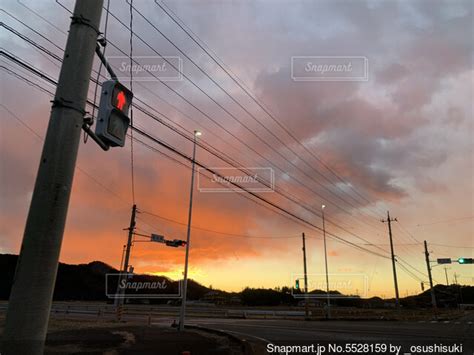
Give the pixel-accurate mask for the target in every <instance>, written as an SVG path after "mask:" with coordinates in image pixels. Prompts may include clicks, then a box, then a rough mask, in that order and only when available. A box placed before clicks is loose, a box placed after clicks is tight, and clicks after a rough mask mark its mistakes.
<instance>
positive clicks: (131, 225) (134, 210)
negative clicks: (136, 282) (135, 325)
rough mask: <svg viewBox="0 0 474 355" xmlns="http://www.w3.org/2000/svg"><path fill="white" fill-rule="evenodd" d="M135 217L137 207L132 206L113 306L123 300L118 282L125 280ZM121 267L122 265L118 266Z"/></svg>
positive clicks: (121, 302)
mask: <svg viewBox="0 0 474 355" xmlns="http://www.w3.org/2000/svg"><path fill="white" fill-rule="evenodd" d="M136 215H137V205H133V207H132V216H131V217H130V226H129V227H128V239H127V246H126V248H125V258H124V262H123V268H122V269H121V270H120V277H119V280H118V284H117V295H120V296H119V297H117V298H116V299H115V306H116V307H119V306H120V305H122V304H123V301H124V299H123V298H122V296H121V295H123V294H124V293H125V289H123V288H122V289H121V288H120V282H121V281H122V280H123V279H124V278H127V275H126V274H127V273H128V263H129V261H130V250H131V248H132V242H133V233H134V232H135V225H136ZM120 267H122V265H120Z"/></svg>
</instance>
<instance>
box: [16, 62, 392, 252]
mask: <svg viewBox="0 0 474 355" xmlns="http://www.w3.org/2000/svg"><path fill="white" fill-rule="evenodd" d="M10 59H11V58H10ZM14 61H16V62H17V61H19V60H18V59H17V58H14ZM19 62H21V61H19ZM21 65H22V66H24V67H25V68H27V69H28V68H29V66H28V65H27V64H25V63H24V62H21ZM30 69H33V70H32V72H33V73H35V74H37V75H39V76H40V77H42V78H43V79H45V80H48V79H49V80H48V81H50V82H52V83H55V82H54V80H52V79H50V78H48V77H47V76H45V75H44V74H41V73H39V74H38V73H37V72H38V71H37V70H34V68H33V67H32V68H30ZM88 104H90V105H92V102H90V101H88ZM132 129H133V130H135V131H136V132H137V133H139V134H141V135H143V136H144V137H146V138H148V139H150V140H152V141H154V142H155V143H158V144H159V145H162V146H163V147H165V148H167V149H168V150H171V151H173V152H174V153H176V154H177V155H180V156H181V157H183V158H185V159H187V160H190V159H191V158H190V157H188V156H187V155H185V154H183V153H182V152H179V151H178V150H176V149H175V148H173V147H172V146H170V145H169V144H167V143H164V142H162V141H160V140H158V139H157V138H155V137H153V136H151V135H150V134H148V133H146V132H144V131H142V130H140V129H139V128H137V127H132ZM196 164H198V165H199V166H200V167H202V168H203V169H206V170H207V171H209V172H211V173H212V174H215V175H217V176H220V177H221V178H223V177H222V176H221V175H220V174H219V173H218V172H216V171H214V170H213V169H210V168H208V167H206V166H205V165H203V164H202V163H199V162H196ZM231 184H232V185H234V186H235V187H236V188H237V189H242V190H243V191H245V192H247V193H248V194H250V195H251V196H252V197H254V198H256V199H259V200H261V201H262V202H264V203H266V204H267V205H269V206H271V207H272V208H274V209H276V210H278V211H281V212H283V213H284V214H286V215H287V217H288V216H289V217H291V218H292V219H294V220H296V221H299V222H301V223H303V224H304V225H307V226H310V227H311V228H314V229H316V230H321V228H320V227H318V226H316V225H314V224H313V223H311V222H309V221H307V220H305V219H304V218H302V217H300V216H298V215H296V214H294V213H293V212H290V211H288V210H287V209H285V208H283V207H281V206H279V205H277V204H275V203H274V202H272V201H269V200H268V199H266V198H263V197H262V196H260V195H258V194H256V193H254V192H252V191H249V190H248V189H245V188H244V187H242V186H240V185H239V184H236V183H233V182H231ZM327 234H329V235H330V236H331V238H333V239H336V240H338V241H340V242H342V243H345V244H348V245H351V246H353V247H355V248H357V249H359V250H363V251H366V252H368V253H371V254H373V255H378V256H380V257H384V258H387V256H385V255H382V254H379V253H377V252H374V251H372V250H369V249H366V248H363V247H361V246H359V245H357V244H355V243H353V242H350V241H348V240H346V239H344V238H341V237H339V236H338V235H336V234H334V233H329V232H328V233H327ZM359 238H360V237H359ZM362 240H364V241H366V240H365V239H363V238H362Z"/></svg>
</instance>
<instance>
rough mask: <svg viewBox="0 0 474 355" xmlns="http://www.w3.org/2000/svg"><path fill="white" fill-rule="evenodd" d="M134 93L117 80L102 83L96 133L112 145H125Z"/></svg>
mask: <svg viewBox="0 0 474 355" xmlns="http://www.w3.org/2000/svg"><path fill="white" fill-rule="evenodd" d="M132 99H133V93H132V92H131V91H130V90H129V89H127V88H126V87H125V86H124V85H123V84H121V83H120V82H118V81H117V80H106V81H104V82H103V83H102V91H101V96H100V104H99V113H98V116H97V124H96V126H95V134H96V135H97V136H98V137H99V138H100V139H101V140H103V141H104V142H105V143H106V144H108V145H109V146H111V147H123V146H124V145H125V138H126V136H127V130H128V125H129V123H130V118H129V117H128V111H129V109H130V106H131V105H132Z"/></svg>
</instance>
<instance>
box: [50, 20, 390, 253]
mask: <svg viewBox="0 0 474 355" xmlns="http://www.w3.org/2000/svg"><path fill="white" fill-rule="evenodd" d="M112 16H113V14H112ZM91 80H92V79H91ZM93 81H94V80H93ZM53 82H54V81H53ZM135 105H136V104H135ZM138 108H139V109H140V110H141V111H142V112H143V113H145V114H147V115H148V116H150V114H149V113H148V112H146V111H144V110H143V109H141V108H140V107H138ZM151 117H152V116H151ZM175 131H176V130H175ZM186 138H187V139H189V137H186ZM221 159H222V158H221ZM279 193H280V194H282V193H281V192H279ZM282 196H284V197H285V198H287V199H288V200H290V201H292V202H293V203H295V204H297V205H299V206H300V207H303V208H304V209H306V210H307V211H309V212H311V213H314V214H316V215H318V213H317V212H315V211H314V209H312V208H308V207H307V206H304V205H301V202H300V201H299V200H298V201H295V200H294V198H292V197H291V196H290V197H289V196H288V195H286V194H282ZM318 216H319V217H320V215H318ZM328 222H329V223H331V224H333V225H334V226H336V227H337V228H339V229H341V230H343V231H345V232H347V233H349V234H351V235H353V236H355V237H357V238H358V239H360V240H363V241H365V242H367V243H368V241H367V240H366V239H364V238H362V237H360V236H358V235H356V234H354V233H352V232H350V231H348V230H347V229H345V228H343V227H341V226H340V225H338V224H336V223H335V222H333V221H332V220H329V219H328ZM378 249H380V250H382V251H383V252H385V250H383V249H381V248H378Z"/></svg>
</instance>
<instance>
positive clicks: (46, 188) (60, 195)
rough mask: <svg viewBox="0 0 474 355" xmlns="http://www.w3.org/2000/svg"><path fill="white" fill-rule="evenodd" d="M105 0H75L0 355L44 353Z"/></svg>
mask: <svg viewBox="0 0 474 355" xmlns="http://www.w3.org/2000/svg"><path fill="white" fill-rule="evenodd" d="M102 5H103V0H77V1H76V4H75V7H74V12H73V14H72V17H71V25H70V28H69V35H68V39H67V43H66V49H65V51H64V58H63V64H62V67H61V71H60V74H59V80H58V85H57V88H56V94H55V97H54V101H53V105H52V109H51V114H50V119H49V124H48V130H47V133H46V138H45V140H44V145H43V151H42V153H41V160H40V164H39V169H38V174H37V176H36V182H35V186H34V190H33V196H32V198H31V204H30V209H29V212H28V218H27V220H26V225H25V231H24V235H23V242H22V245H21V251H20V255H19V257H18V263H17V266H16V271H15V277H14V280H13V286H12V290H11V294H10V299H9V303H8V311H7V316H6V322H5V329H4V332H3V349H2V351H1V352H2V354H8V355H10V354H28V355H31V354H43V349H44V342H45V339H46V332H47V329H48V321H49V314H50V311H51V303H52V298H53V291H54V285H55V281H56V274H57V270H58V261H59V254H60V251H61V243H62V239H63V233H64V226H65V224H66V216H67V210H68V205H69V198H70V195H71V189H72V183H73V177H74V170H75V167H76V159H77V153H78V149H79V141H80V137H81V130H82V125H83V123H84V114H85V106H86V100H87V92H88V89H89V79H90V75H91V70H92V64H93V60H94V53H95V48H96V43H97V36H98V34H99V25H100V17H101V13H102Z"/></svg>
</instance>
